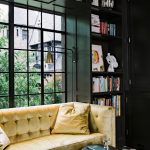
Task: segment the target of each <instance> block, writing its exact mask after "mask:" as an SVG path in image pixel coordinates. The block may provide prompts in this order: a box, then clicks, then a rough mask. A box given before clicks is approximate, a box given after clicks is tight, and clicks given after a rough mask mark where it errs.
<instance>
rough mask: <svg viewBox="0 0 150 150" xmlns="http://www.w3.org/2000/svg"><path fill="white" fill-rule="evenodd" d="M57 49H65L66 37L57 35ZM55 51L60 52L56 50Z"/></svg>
mask: <svg viewBox="0 0 150 150" xmlns="http://www.w3.org/2000/svg"><path fill="white" fill-rule="evenodd" d="M55 47H56V48H57V47H60V48H65V36H64V35H63V34H60V33H55ZM56 48H55V50H56V51H57V50H60V49H56ZM61 51H64V49H61Z"/></svg>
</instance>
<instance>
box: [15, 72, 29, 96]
mask: <svg viewBox="0 0 150 150" xmlns="http://www.w3.org/2000/svg"><path fill="white" fill-rule="evenodd" d="M27 85H28V84H27V74H26V73H15V95H22V94H27Z"/></svg>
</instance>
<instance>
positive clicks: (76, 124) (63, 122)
mask: <svg viewBox="0 0 150 150" xmlns="http://www.w3.org/2000/svg"><path fill="white" fill-rule="evenodd" d="M89 107H90V105H89V104H84V103H83V104H82V103H66V104H62V105H61V106H60V108H59V112H58V116H57V119H56V123H55V126H54V129H53V130H52V133H61V134H89V127H88V114H89Z"/></svg>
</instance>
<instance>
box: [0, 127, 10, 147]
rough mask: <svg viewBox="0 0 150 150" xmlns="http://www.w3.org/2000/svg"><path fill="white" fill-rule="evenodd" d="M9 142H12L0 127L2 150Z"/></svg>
mask: <svg viewBox="0 0 150 150" xmlns="http://www.w3.org/2000/svg"><path fill="white" fill-rule="evenodd" d="M9 144H10V140H9V138H8V137H7V135H6V133H5V132H4V131H3V129H2V128H1V127H0V150H3V149H4V148H5V147H7V146H8V145H9Z"/></svg>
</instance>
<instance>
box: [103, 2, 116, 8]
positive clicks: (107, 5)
mask: <svg viewBox="0 0 150 150" xmlns="http://www.w3.org/2000/svg"><path fill="white" fill-rule="evenodd" d="M101 7H104V8H111V9H112V8H114V0H102V3H101Z"/></svg>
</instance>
